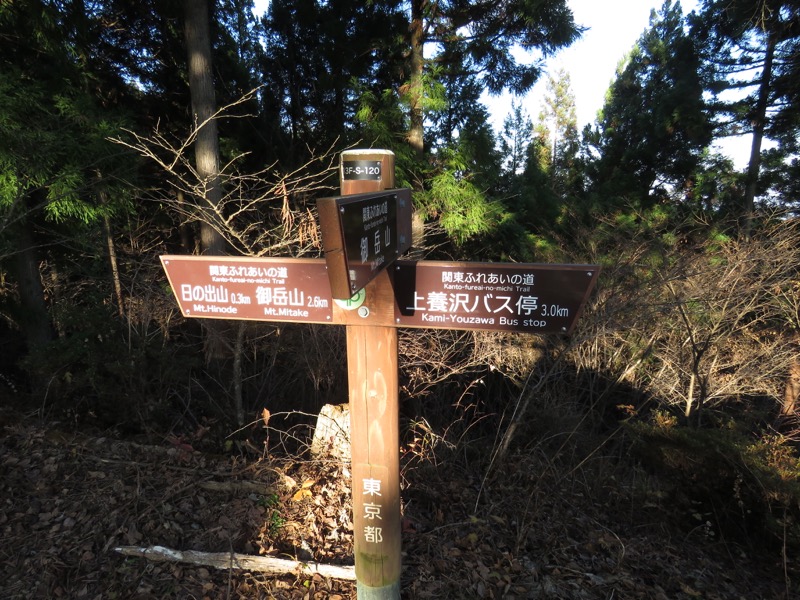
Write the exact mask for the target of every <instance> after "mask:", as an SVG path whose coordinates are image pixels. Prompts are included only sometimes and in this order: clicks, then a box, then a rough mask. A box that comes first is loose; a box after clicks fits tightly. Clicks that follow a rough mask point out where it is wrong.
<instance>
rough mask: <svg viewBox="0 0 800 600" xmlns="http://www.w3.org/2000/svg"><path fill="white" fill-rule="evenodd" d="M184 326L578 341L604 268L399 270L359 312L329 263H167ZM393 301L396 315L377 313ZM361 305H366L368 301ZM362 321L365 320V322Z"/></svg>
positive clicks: (191, 259)
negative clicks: (287, 326) (269, 325)
mask: <svg viewBox="0 0 800 600" xmlns="http://www.w3.org/2000/svg"><path fill="white" fill-rule="evenodd" d="M161 262H162V264H163V266H164V270H165V271H166V273H167V278H168V279H169V282H170V285H171V286H172V289H173V291H174V293H175V298H176V299H177V301H178V305H179V306H180V309H181V312H182V313H183V316H185V317H190V318H209V319H239V320H247V321H284V322H292V323H326V324H331V325H336V324H347V325H356V326H358V325H364V326H374V325H391V326H394V327H417V328H431V329H478V330H484V331H515V332H518V333H565V334H568V333H571V332H572V329H573V327H574V325H575V322H576V321H577V319H578V316H579V315H580V313H581V311H582V310H583V306H584V304H585V303H586V300H587V299H588V297H589V294H590V293H591V291H592V288H593V287H594V284H595V282H596V280H597V276H598V274H599V272H600V268H599V267H597V266H595V265H542V264H509V263H468V262H437V261H421V262H415V261H403V260H401V261H397V262H396V263H395V265H394V266H393V267H392V268H391V269H390V270H389V272H388V274H387V275H388V276H385V277H381V278H380V279H379V281H378V283H379V285H378V286H377V287H374V288H370V289H372V292H371V293H372V294H375V295H376V297H375V298H370V297H369V295H368V296H367V298H366V304H365V306H367V307H369V309H370V310H367V311H364V312H363V313H362V312H357V311H356V310H354V308H355V307H356V306H358V305H360V304H356V305H354V306H349V303H348V302H343V301H337V300H334V299H333V296H332V295H331V291H330V285H329V283H328V268H327V265H326V261H324V260H322V259H313V258H248V257H238V258H237V257H227V256H162V257H161ZM384 298H385V299H388V303H389V305H390V306H391V304H392V301H391V298H394V302H393V304H394V310H391V308H389V309H388V310H381V309H380V306H381V305H382V303H383V302H384ZM361 302H363V300H361ZM362 314H363V315H365V316H361V315H362Z"/></svg>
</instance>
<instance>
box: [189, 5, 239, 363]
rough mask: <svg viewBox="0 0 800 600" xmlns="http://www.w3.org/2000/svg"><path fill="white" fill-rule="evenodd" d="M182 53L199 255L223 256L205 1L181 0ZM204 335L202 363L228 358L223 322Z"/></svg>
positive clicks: (214, 323)
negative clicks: (186, 76)
mask: <svg viewBox="0 0 800 600" xmlns="http://www.w3.org/2000/svg"><path fill="white" fill-rule="evenodd" d="M183 6H184V19H185V21H186V31H185V33H186V50H187V53H188V59H189V90H190V93H191V97H192V114H193V117H194V118H193V120H194V128H195V129H196V134H197V135H196V138H195V142H194V156H195V169H196V171H197V177H198V179H199V182H198V183H199V186H198V191H197V196H198V198H197V202H198V203H199V206H198V208H199V209H200V216H201V221H200V249H201V252H202V253H203V254H211V255H221V254H224V253H225V242H224V239H223V237H222V236H221V235H220V234H219V232H218V231H217V230H216V229H215V228H214V226H213V222H215V221H217V220H218V218H217V216H216V215H217V214H218V211H219V210H221V206H220V205H221V201H222V185H221V182H220V176H219V133H218V131H217V122H216V120H215V119H214V118H213V117H214V113H215V112H216V110H217V108H216V100H215V98H214V77H213V71H212V68H211V35H210V32H209V10H208V2H207V0H184V5H183ZM204 325H205V327H204V329H205V331H206V339H205V355H206V363H207V364H209V365H210V364H211V363H212V362H216V361H218V360H220V359H223V358H225V357H226V356H228V355H229V354H230V353H229V348H230V344H229V343H227V342H228V337H229V336H228V333H229V328H228V327H226V325H225V322H224V321H211V320H210V321H208V322H206V323H204Z"/></svg>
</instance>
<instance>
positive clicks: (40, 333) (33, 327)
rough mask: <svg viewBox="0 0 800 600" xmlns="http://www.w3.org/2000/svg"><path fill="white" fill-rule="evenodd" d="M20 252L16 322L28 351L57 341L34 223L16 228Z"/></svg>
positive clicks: (15, 268) (16, 264) (16, 267)
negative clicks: (49, 310) (17, 314)
mask: <svg viewBox="0 0 800 600" xmlns="http://www.w3.org/2000/svg"><path fill="white" fill-rule="evenodd" d="M14 230H15V231H14V237H15V239H16V247H17V252H16V254H15V255H14V260H13V262H12V263H11V269H12V271H13V273H14V279H15V280H16V282H17V290H18V292H19V301H20V310H19V317H18V318H17V319H16V320H17V324H18V325H19V327H20V329H22V332H23V334H24V335H25V341H26V342H27V345H28V350H29V351H30V350H36V349H39V348H42V347H43V346H44V345H45V344H47V343H48V342H50V341H52V339H53V327H52V324H51V322H50V314H49V312H48V310H47V303H46V302H45V297H44V286H43V285H42V277H41V273H40V272H39V257H38V256H37V252H36V247H35V245H34V241H33V235H32V234H31V231H30V223H28V221H27V220H24V219H23V220H21V221H19V222H18V224H17V225H16V226H15V227H14Z"/></svg>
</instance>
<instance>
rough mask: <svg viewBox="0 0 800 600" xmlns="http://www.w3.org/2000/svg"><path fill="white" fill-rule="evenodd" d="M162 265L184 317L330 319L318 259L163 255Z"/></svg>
mask: <svg viewBox="0 0 800 600" xmlns="http://www.w3.org/2000/svg"><path fill="white" fill-rule="evenodd" d="M161 263H162V265H163V266H164V270H165V271H166V273H167V278H168V279H169V282H170V285H171V286H172V290H173V292H174V293H175V298H176V299H177V300H178V305H179V306H180V308H181V312H182V313H183V316H185V317H195V318H210V319H241V320H249V321H291V322H293V323H331V322H332V305H333V299H332V298H331V294H330V286H329V285H328V273H327V268H326V266H325V262H324V261H322V260H319V259H300V258H243V257H239V258H234V257H225V256H162V257H161Z"/></svg>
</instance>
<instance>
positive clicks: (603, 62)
mask: <svg viewBox="0 0 800 600" xmlns="http://www.w3.org/2000/svg"><path fill="white" fill-rule="evenodd" d="M662 4H663V0H607V1H606V2H601V1H600V0H567V5H568V6H569V7H570V9H571V10H572V14H573V15H574V17H575V22H576V23H577V24H578V25H580V26H582V27H584V28H586V31H585V32H584V34H583V36H582V37H581V38H580V39H579V40H578V41H577V42H575V43H574V44H572V45H571V46H570V47H568V48H566V49H565V50H562V51H560V52H559V53H557V54H556V55H555V56H553V57H552V58H550V59H549V60H548V61H547V63H546V66H545V71H546V73H545V75H543V76H542V77H541V78H540V80H539V81H538V82H537V84H536V86H534V88H533V90H532V91H531V92H530V93H529V94H527V95H526V96H525V98H519V99H517V102H518V103H521V106H522V108H523V109H524V110H525V111H527V113H528V115H529V116H530V117H531V118H532V119H533V120H536V118H537V117H538V115H539V111H540V109H541V105H542V99H543V95H544V91H545V88H546V85H547V83H546V82H547V75H548V74H553V73H555V72H556V70H558V69H564V70H565V71H566V72H567V73H569V76H570V83H571V87H572V92H573V94H574V95H575V109H576V112H577V115H578V130H579V131H580V130H581V129H583V126H584V125H587V124H589V123H594V121H595V118H596V116H597V111H598V110H600V109H601V108H602V106H603V99H604V96H605V93H606V90H607V89H608V87H609V85H610V84H611V82H612V80H613V79H614V75H615V73H616V69H617V65H618V64H619V61H620V60H621V59H622V58H624V57H625V55H626V54H627V53H628V52H630V50H631V48H633V45H634V44H635V43H636V41H637V40H638V39H639V36H641V34H642V33H643V32H644V30H645V29H647V28H648V26H649V22H650V11H651V10H652V9H659V8H661V5H662ZM696 4H697V1H696V0H683V1H682V2H681V6H682V7H683V10H684V13H689V12H691V10H693V9H694V8H696ZM484 101H485V103H486V105H487V106H488V107H489V109H490V112H491V114H492V124H493V125H494V127H495V129H496V130H498V131H499V130H501V129H502V127H503V120H504V119H505V117H506V116H507V115H508V114H509V113H510V112H511V101H512V96H511V95H510V94H504V95H502V96H499V97H490V96H488V95H486V96H484Z"/></svg>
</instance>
